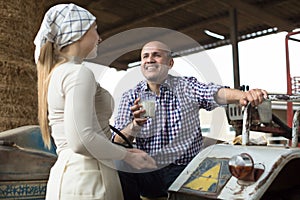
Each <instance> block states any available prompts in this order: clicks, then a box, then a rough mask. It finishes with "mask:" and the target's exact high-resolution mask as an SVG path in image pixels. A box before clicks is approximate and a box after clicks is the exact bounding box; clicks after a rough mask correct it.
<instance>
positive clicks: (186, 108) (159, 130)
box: [115, 75, 223, 165]
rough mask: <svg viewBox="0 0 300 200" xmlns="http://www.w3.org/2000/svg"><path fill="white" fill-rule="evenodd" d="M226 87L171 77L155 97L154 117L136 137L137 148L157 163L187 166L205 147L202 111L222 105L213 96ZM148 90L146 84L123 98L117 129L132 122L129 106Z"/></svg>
mask: <svg viewBox="0 0 300 200" xmlns="http://www.w3.org/2000/svg"><path fill="white" fill-rule="evenodd" d="M221 87H223V86H220V85H216V84H213V83H209V84H204V83H200V82H198V81H197V79H196V78H194V77H175V76H172V75H168V78H167V80H166V81H165V83H163V84H161V86H160V95H159V96H156V103H155V109H156V111H155V117H154V118H149V119H148V120H147V123H146V124H144V125H143V128H142V129H141V132H140V133H139V134H138V135H137V137H136V145H137V148H139V149H142V150H144V151H146V152H147V153H149V154H150V155H151V156H152V157H153V158H154V159H155V160H156V162H157V163H158V164H161V165H166V164H170V163H174V164H178V165H186V164H188V163H189V162H190V161H191V159H193V157H194V156H195V155H197V154H198V153H199V151H200V150H201V148H202V134H201V127H200V119H199V110H200V109H201V108H203V109H206V110H208V111H209V110H213V109H214V108H216V107H218V106H219V105H218V104H217V103H216V102H215V100H214V95H215V94H216V92H217V91H218V90H219V89H220V88H221ZM145 90H148V88H147V83H146V81H141V82H140V83H138V85H136V86H135V87H134V88H133V89H130V90H128V91H127V92H125V93H124V94H123V95H122V98H121V101H120V105H119V108H118V114H117V116H116V119H115V127H116V128H118V129H119V130H122V129H123V128H124V127H126V126H127V125H128V124H129V123H131V122H132V119H133V115H132V112H131V110H130V107H131V106H133V102H134V100H135V99H137V98H138V96H139V94H140V92H142V91H145Z"/></svg>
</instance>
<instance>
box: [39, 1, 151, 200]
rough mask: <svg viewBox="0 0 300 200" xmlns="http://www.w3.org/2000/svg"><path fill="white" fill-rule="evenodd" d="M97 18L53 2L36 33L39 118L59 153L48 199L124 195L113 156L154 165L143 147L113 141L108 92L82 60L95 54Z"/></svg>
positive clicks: (116, 198) (117, 198)
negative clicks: (121, 144) (133, 146)
mask: <svg viewBox="0 0 300 200" xmlns="http://www.w3.org/2000/svg"><path fill="white" fill-rule="evenodd" d="M95 21H96V18H95V17H94V16H93V15H92V14H91V13H90V12H88V11H87V10H85V9H83V8H81V7H79V6H77V5H74V4H59V5H56V6H53V7H52V8H50V9H49V11H47V13H46V14H45V17H44V20H43V22H42V24H41V28H40V30H39V32H38V34H37V36H36V38H35V41H34V43H35V45H36V51H35V61H36V63H37V71H38V97H39V98H38V99H39V112H38V117H39V123H40V127H41V131H42V136H43V140H44V143H45V145H46V146H48V147H50V134H51V135H52V137H53V139H54V142H55V144H56V147H57V154H58V159H57V162H56V163H55V165H54V166H53V167H52V169H51V171H50V177H49V181H48V185H47V194H46V199H51V200H52V199H55V200H56V199H72V200H73V199H101V200H102V199H103V200H104V199H105V200H120V199H123V196H122V191H121V187H120V182H119V177H118V175H117V172H116V170H115V169H114V166H113V160H124V161H125V162H127V163H129V164H130V165H132V166H133V167H135V168H137V169H141V168H155V167H156V166H155V161H154V160H153V159H152V158H151V157H150V156H148V155H147V154H146V153H145V152H143V151H140V150H137V149H125V148H124V147H121V146H118V145H114V144H112V143H111V142H110V140H109V139H108V138H110V136H111V132H110V128H109V124H108V123H109V121H108V120H109V118H110V117H111V114H112V110H113V104H112V97H111V96H110V94H109V93H108V92H107V91H106V90H104V89H103V88H101V87H100V86H99V84H97V82H96V80H95V77H94V75H93V73H92V72H91V71H90V70H89V69H88V68H86V67H85V66H84V64H83V63H82V62H83V60H84V59H89V58H94V57H96V56H97V46H98V43H99V41H101V39H100V37H99V35H98V33H97V25H96V22H95Z"/></svg>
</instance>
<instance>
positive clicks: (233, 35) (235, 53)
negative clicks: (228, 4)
mask: <svg viewBox="0 0 300 200" xmlns="http://www.w3.org/2000/svg"><path fill="white" fill-rule="evenodd" d="M230 21H231V26H230V27H231V28H230V41H231V45H232V58H233V78H234V88H235V89H240V69H239V68H240V67H239V50H238V33H237V12H236V9H235V8H231V9H230Z"/></svg>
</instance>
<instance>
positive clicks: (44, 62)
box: [37, 41, 66, 149]
mask: <svg viewBox="0 0 300 200" xmlns="http://www.w3.org/2000/svg"><path fill="white" fill-rule="evenodd" d="M57 57H58V52H57V51H56V48H54V44H53V43H51V42H49V41H47V42H46V43H45V45H44V46H43V47H42V48H41V53H40V56H39V60H38V63H37V76H38V120H39V124H40V129H41V133H42V138H43V141H44V144H45V146H46V147H47V148H48V149H50V148H51V137H50V127H49V120H48V102H47V96H48V85H49V81H50V76H51V73H52V70H53V69H54V68H55V67H56V66H57V65H58V64H60V63H63V62H65V61H66V60H64V59H63V60H60V61H59V62H58V60H57V59H56V58H57Z"/></svg>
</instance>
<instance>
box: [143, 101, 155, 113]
mask: <svg viewBox="0 0 300 200" xmlns="http://www.w3.org/2000/svg"><path fill="white" fill-rule="evenodd" d="M141 104H142V106H143V108H142V109H144V110H146V112H145V113H144V114H143V115H142V116H143V117H155V100H144V101H142V102H141Z"/></svg>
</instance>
